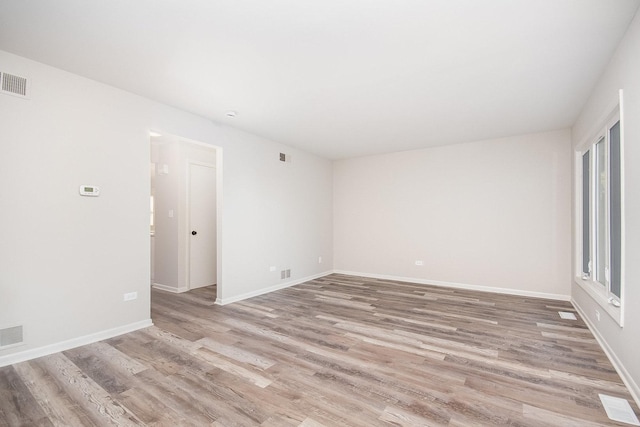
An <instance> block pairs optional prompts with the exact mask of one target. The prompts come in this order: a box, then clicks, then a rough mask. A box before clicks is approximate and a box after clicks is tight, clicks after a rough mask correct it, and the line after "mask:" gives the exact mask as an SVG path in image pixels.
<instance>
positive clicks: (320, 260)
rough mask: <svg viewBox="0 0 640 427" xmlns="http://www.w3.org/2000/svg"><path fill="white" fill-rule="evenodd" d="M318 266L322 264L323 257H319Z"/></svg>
mask: <svg viewBox="0 0 640 427" xmlns="http://www.w3.org/2000/svg"><path fill="white" fill-rule="evenodd" d="M318 264H322V257H321V256H319V257H318Z"/></svg>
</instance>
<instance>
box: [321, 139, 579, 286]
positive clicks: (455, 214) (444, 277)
mask: <svg viewBox="0 0 640 427" xmlns="http://www.w3.org/2000/svg"><path fill="white" fill-rule="evenodd" d="M570 155H571V145H570V134H569V132H568V131H567V130H565V131H556V132H550V133H541V134H533V135H525V136H518V137H513V138H505V139H499V140H490V141H481V142H473V143H468V144H458V145H453V146H444V147H437V148H430V149H424V150H416V151H406V152H400V153H393V154H386V155H380V156H372V157H364V158H357V159H350V160H343V161H338V162H336V163H335V164H334V256H335V258H334V266H335V268H336V269H337V270H341V271H351V272H358V273H365V274H371V275H383V276H395V277H404V278H410V279H413V280H419V281H429V282H444V283H447V284H462V285H472V286H483V287H489V288H500V289H504V290H508V291H509V292H517V293H523V294H535V295H548V296H555V297H561V298H562V297H564V298H568V295H569V294H570V286H569V285H568V281H569V278H570V262H571V258H570V256H571V255H570V244H571V243H570V227H571V224H570V221H571V216H570V209H571V203H570V197H571V196H570V192H571V188H570V178H571V177H570V174H571V171H570V168H571V160H570ZM416 260H422V261H424V266H416V265H415V264H414V262H415V261H416Z"/></svg>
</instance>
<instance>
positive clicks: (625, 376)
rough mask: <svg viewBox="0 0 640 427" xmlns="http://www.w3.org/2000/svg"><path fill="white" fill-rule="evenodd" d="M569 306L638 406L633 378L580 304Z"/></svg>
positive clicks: (639, 399) (639, 390) (638, 390)
mask: <svg viewBox="0 0 640 427" xmlns="http://www.w3.org/2000/svg"><path fill="white" fill-rule="evenodd" d="M571 304H573V306H574V307H575V308H576V310H577V311H578V313H579V314H580V316H581V317H582V320H584V323H586V324H587V327H588V328H589V330H590V331H591V333H592V334H593V336H594V337H595V338H596V341H598V344H600V347H602V350H603V351H604V353H605V354H606V355H607V357H608V358H609V361H610V362H611V364H612V365H613V367H614V368H615V370H616V371H617V372H618V375H620V378H621V379H622V382H623V383H624V385H626V386H627V389H628V390H629V393H631V397H633V400H635V402H636V405H638V406H640V387H638V384H637V383H636V382H635V381H634V380H633V378H632V377H631V375H630V374H629V371H627V369H626V368H625V367H624V365H623V364H622V362H621V361H620V359H618V356H616V353H615V352H614V351H613V349H612V348H611V347H610V346H609V344H608V343H607V341H606V340H605V339H604V337H603V336H602V335H601V334H600V331H598V328H596V326H595V325H594V324H593V323H591V320H590V319H589V317H588V316H587V315H586V313H585V312H584V310H583V309H582V307H580V304H578V302H577V301H576V300H574V299H571Z"/></svg>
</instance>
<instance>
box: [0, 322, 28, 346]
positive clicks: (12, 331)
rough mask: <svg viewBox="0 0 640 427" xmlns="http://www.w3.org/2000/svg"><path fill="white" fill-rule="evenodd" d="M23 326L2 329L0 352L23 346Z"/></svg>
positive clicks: (0, 332)
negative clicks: (15, 346) (8, 348)
mask: <svg viewBox="0 0 640 427" xmlns="http://www.w3.org/2000/svg"><path fill="white" fill-rule="evenodd" d="M22 342H23V338H22V325H20V326H13V327H11V328H4V329H0V350H4V349H5V348H7V347H13V346H14V345H19V344H22Z"/></svg>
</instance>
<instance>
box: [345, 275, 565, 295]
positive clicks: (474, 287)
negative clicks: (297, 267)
mask: <svg viewBox="0 0 640 427" xmlns="http://www.w3.org/2000/svg"><path fill="white" fill-rule="evenodd" d="M333 272H334V273H336V274H347V275H349V276H361V277H369V278H372V279H382V280H397V281H399V282H410V283H417V284H420V285H434V286H443V287H447V288H456V289H466V290H470V291H480V292H493V293H497V294H508V295H518V296H523V297H533V298H545V299H553V300H558V301H571V296H570V295H562V294H548V293H544V292H533V291H522V290H519V289H509V288H494V287H491V286H481V285H469V284H465V283H453V282H442V281H438V280H426V279H418V278H415V277H400V276H388V275H385V274H370V273H361V272H356V271H344V270H334V271H333Z"/></svg>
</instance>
